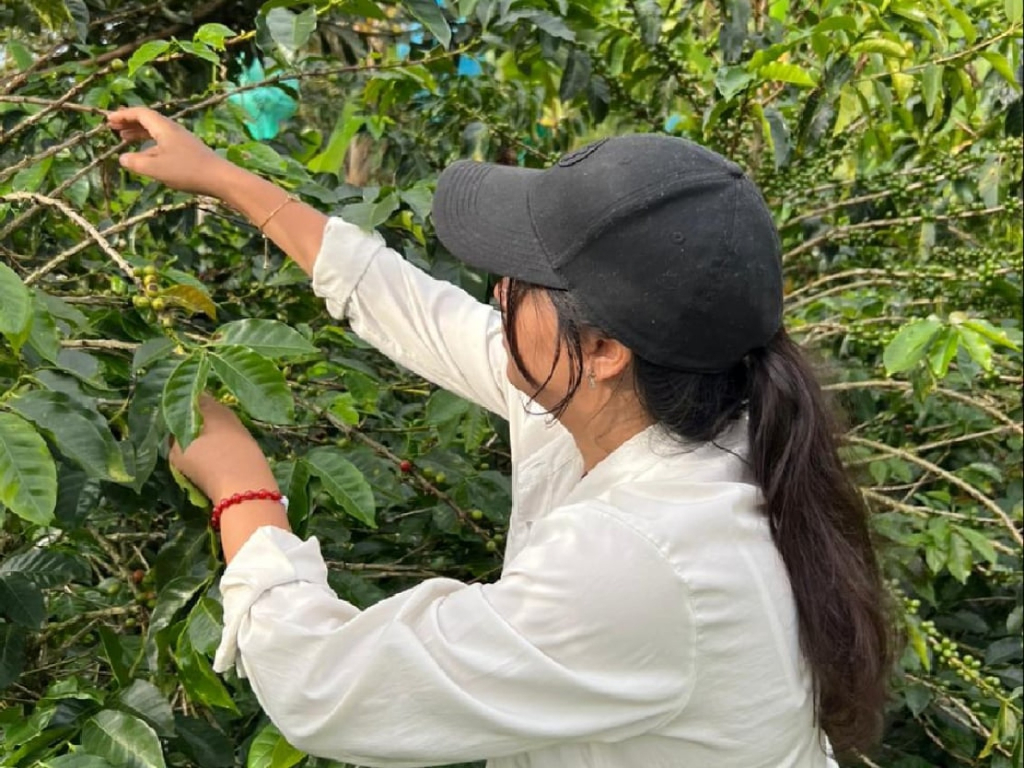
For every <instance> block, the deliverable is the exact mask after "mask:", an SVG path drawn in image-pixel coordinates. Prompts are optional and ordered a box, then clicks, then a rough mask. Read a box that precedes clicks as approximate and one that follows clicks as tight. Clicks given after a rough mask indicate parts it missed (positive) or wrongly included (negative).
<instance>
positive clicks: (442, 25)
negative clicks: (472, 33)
mask: <svg viewBox="0 0 1024 768" xmlns="http://www.w3.org/2000/svg"><path fill="white" fill-rule="evenodd" d="M402 5H403V6H404V7H405V9H406V10H407V11H409V13H410V14H412V15H413V16H414V17H415V18H416V19H417V20H418V21H420V22H421V23H422V24H423V26H424V27H426V28H427V31H428V32H430V34H431V35H432V36H433V37H434V39H435V40H437V42H438V43H440V44H441V47H442V48H447V47H448V46H449V45H450V44H451V42H452V28H451V27H450V26H449V25H448V20H447V19H446V18H445V16H444V11H442V10H441V8H440V7H438V4H437V3H436V2H435V0H402Z"/></svg>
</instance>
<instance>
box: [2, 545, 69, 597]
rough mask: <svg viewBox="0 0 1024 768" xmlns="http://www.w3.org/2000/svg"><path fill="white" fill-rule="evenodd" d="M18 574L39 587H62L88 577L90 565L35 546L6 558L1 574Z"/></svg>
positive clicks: (62, 553) (61, 553) (63, 554)
mask: <svg viewBox="0 0 1024 768" xmlns="http://www.w3.org/2000/svg"><path fill="white" fill-rule="evenodd" d="M9 574H18V575H19V576H22V577H24V578H26V579H28V580H29V581H31V582H32V583H33V584H35V585H36V586H37V587H42V588H47V587H60V586H63V585H65V584H67V583H68V582H69V581H72V580H73V579H79V578H86V577H87V576H88V575H89V569H88V567H87V566H86V565H85V564H84V563H83V562H82V561H81V560H76V559H75V558H74V557H72V556H71V555H68V554H65V553H64V552H57V551H55V550H52V549H40V548H37V547H33V548H32V549H29V550H26V551H25V552H17V553H15V554H13V555H9V556H7V557H5V558H4V560H3V562H2V563H0V576H5V575H9Z"/></svg>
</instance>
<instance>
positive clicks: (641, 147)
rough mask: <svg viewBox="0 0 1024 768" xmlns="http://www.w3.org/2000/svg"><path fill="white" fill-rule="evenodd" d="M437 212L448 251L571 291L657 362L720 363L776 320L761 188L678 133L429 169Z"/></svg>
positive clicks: (776, 279) (777, 287)
mask: <svg viewBox="0 0 1024 768" xmlns="http://www.w3.org/2000/svg"><path fill="white" fill-rule="evenodd" d="M433 219H434V224H435V227H436V229H437V235H438V237H439V238H440V240H441V242H442V243H443V244H444V246H445V247H446V248H447V249H448V250H449V251H450V252H451V253H452V254H453V255H454V256H455V257H456V258H458V259H460V260H461V261H463V262H465V263H466V264H469V265H471V266H474V267H478V268H480V269H483V270H486V271H488V272H491V273H494V274H497V275H501V276H503V277H512V278H516V279H519V280H523V281H526V282H529V283H534V284H536V285H541V286H545V287H548V288H558V289H563V290H566V291H569V292H570V293H571V294H572V295H573V296H574V297H575V298H576V299H577V300H578V301H579V303H580V304H581V305H582V306H583V308H584V311H585V312H586V314H587V320H588V321H589V322H591V323H593V324H594V325H596V326H597V327H599V328H601V329H603V330H604V331H606V332H607V333H609V334H611V336H612V337H613V338H615V339H618V340H619V341H620V342H622V343H623V344H625V345H626V346H627V347H629V348H630V349H631V350H632V351H633V352H634V354H636V355H639V356H640V357H642V358H643V359H645V360H647V361H649V362H652V363H655V364H658V365H662V366H666V367H669V368H674V369H678V370H686V371H695V372H716V371H723V370H726V369H728V368H730V367H732V366H733V365H735V364H736V363H737V362H739V361H740V360H742V359H743V357H744V356H745V355H746V354H747V353H748V352H750V351H751V350H754V349H757V348H760V347H764V346H765V345H766V344H767V343H768V341H769V340H770V339H771V338H772V336H773V335H774V334H775V333H776V331H778V329H779V328H780V327H781V325H782V258H781V247H780V244H779V236H778V231H777V229H776V227H775V224H774V222H773V221H772V217H771V214H770V212H769V210H768V206H767V204H766V203H765V201H764V198H763V197H762V195H761V193H760V191H759V190H758V189H757V187H756V186H755V185H754V183H753V182H752V181H751V180H750V179H749V178H748V177H747V176H746V174H744V173H743V171H742V169H740V167H739V166H738V165H736V164H735V163H733V162H730V161H729V160H726V159H725V158H723V157H721V156H720V155H718V154H716V153H714V152H712V151H711V150H709V149H706V148H704V147H701V146H700V145H698V144H695V143H693V142H691V141H687V140H685V139H680V138H676V137H672V136H662V135H655V134H638V135H632V136H620V137H615V138H609V139H603V140H601V141H596V142H594V143H591V144H588V145H586V146H584V147H582V148H581V149H578V150H576V151H574V152H570V153H569V154H567V155H565V156H564V157H562V158H561V159H560V160H559V161H558V162H557V163H556V164H555V165H553V166H552V167H550V168H547V169H544V170H538V169H529V168H518V167H513V166H505V165H496V164H492V163H478V162H472V161H459V162H456V163H454V164H453V165H451V166H449V167H448V168H446V169H445V171H444V172H443V173H442V174H441V176H440V178H439V179H438V182H437V192H436V194H435V197H434V205H433Z"/></svg>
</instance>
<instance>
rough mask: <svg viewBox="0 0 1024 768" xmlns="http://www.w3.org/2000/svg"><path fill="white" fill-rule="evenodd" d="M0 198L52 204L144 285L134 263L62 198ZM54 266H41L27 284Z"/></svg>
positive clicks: (29, 195) (13, 195)
mask: <svg viewBox="0 0 1024 768" xmlns="http://www.w3.org/2000/svg"><path fill="white" fill-rule="evenodd" d="M0 200H7V201H14V200H31V201H33V202H35V203H38V204H40V205H47V206H50V207H51V208H56V209H57V210H59V211H60V212H61V213H63V214H64V215H65V216H67V217H68V218H69V219H71V220H72V221H73V222H75V224H77V225H78V226H79V227H81V228H82V229H83V230H85V233H86V234H87V235H89V237H91V238H92V239H93V241H94V242H95V243H96V245H98V246H99V247H100V248H101V249H102V251H103V252H104V253H105V254H107V256H109V257H110V258H111V259H113V260H114V262H115V263H116V264H117V265H118V266H119V267H120V268H121V270H122V271H123V272H124V273H125V274H126V275H127V276H128V277H129V278H130V279H131V280H132V281H134V282H135V283H136V284H138V286H139V287H140V288H141V287H142V283H141V282H140V281H139V280H138V278H137V277H136V276H135V270H134V269H132V265H131V264H129V263H128V262H127V261H125V260H124V257H123V256H121V254H119V253H118V252H117V251H116V250H114V247H113V246H112V245H111V244H110V243H109V242H107V239H106V238H105V237H103V235H101V234H100V233H99V232H98V231H97V229H96V227H94V226H93V225H92V224H90V223H89V222H88V221H86V220H85V219H84V218H82V216H81V215H80V214H79V213H78V212H77V211H74V210H72V209H71V208H70V207H68V205H67V204H66V203H64V202H62V201H60V200H55V199H53V198H52V197H46V196H45V195H37V194H36V193H35V192H8V193H7V194H6V195H0ZM52 268H53V267H51V266H50V265H43V266H42V267H40V268H39V269H37V270H36V271H35V272H33V273H32V274H30V275H29V276H28V277H26V278H25V284H26V285H31V284H32V283H34V282H35V281H36V280H38V279H39V278H40V277H42V276H43V275H45V274H46V273H47V272H49V271H50V269H52Z"/></svg>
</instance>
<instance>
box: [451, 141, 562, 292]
mask: <svg viewBox="0 0 1024 768" xmlns="http://www.w3.org/2000/svg"><path fill="white" fill-rule="evenodd" d="M542 174H543V171H538V170H533V169H529V168H517V167H514V166H507V165H496V164H492V163H477V162H473V161H469V160H461V161H459V162H456V163H453V164H452V165H450V166H448V168H446V169H445V170H444V172H443V173H442V174H441V176H440V177H439V178H438V180H437V191H436V193H435V194H434V204H433V209H432V212H431V215H432V217H433V220H434V228H435V230H436V231H437V236H438V238H439V239H440V240H441V243H442V244H443V245H444V247H445V248H447V249H448V250H449V251H450V252H451V253H452V255H453V256H455V257H456V258H457V259H459V260H460V261H462V262H464V263H466V264H468V265H469V266H471V267H476V268H478V269H482V270H484V271H486V272H491V273H493V274H495V275H500V276H502V277H513V278H516V279H518V280H524V281H526V282H529V283H534V284H536V285H543V286H546V287H548V288H565V287H567V285H566V283H565V281H564V280H563V279H562V278H561V277H560V276H559V275H557V274H556V273H555V272H554V270H553V269H552V268H551V264H550V262H549V260H548V257H547V255H546V254H545V251H544V246H543V245H542V244H541V242H540V240H539V239H538V238H537V235H536V233H535V232H534V228H533V222H532V221H531V218H530V188H531V186H532V185H534V184H536V183H538V177H539V176H540V175H542Z"/></svg>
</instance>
